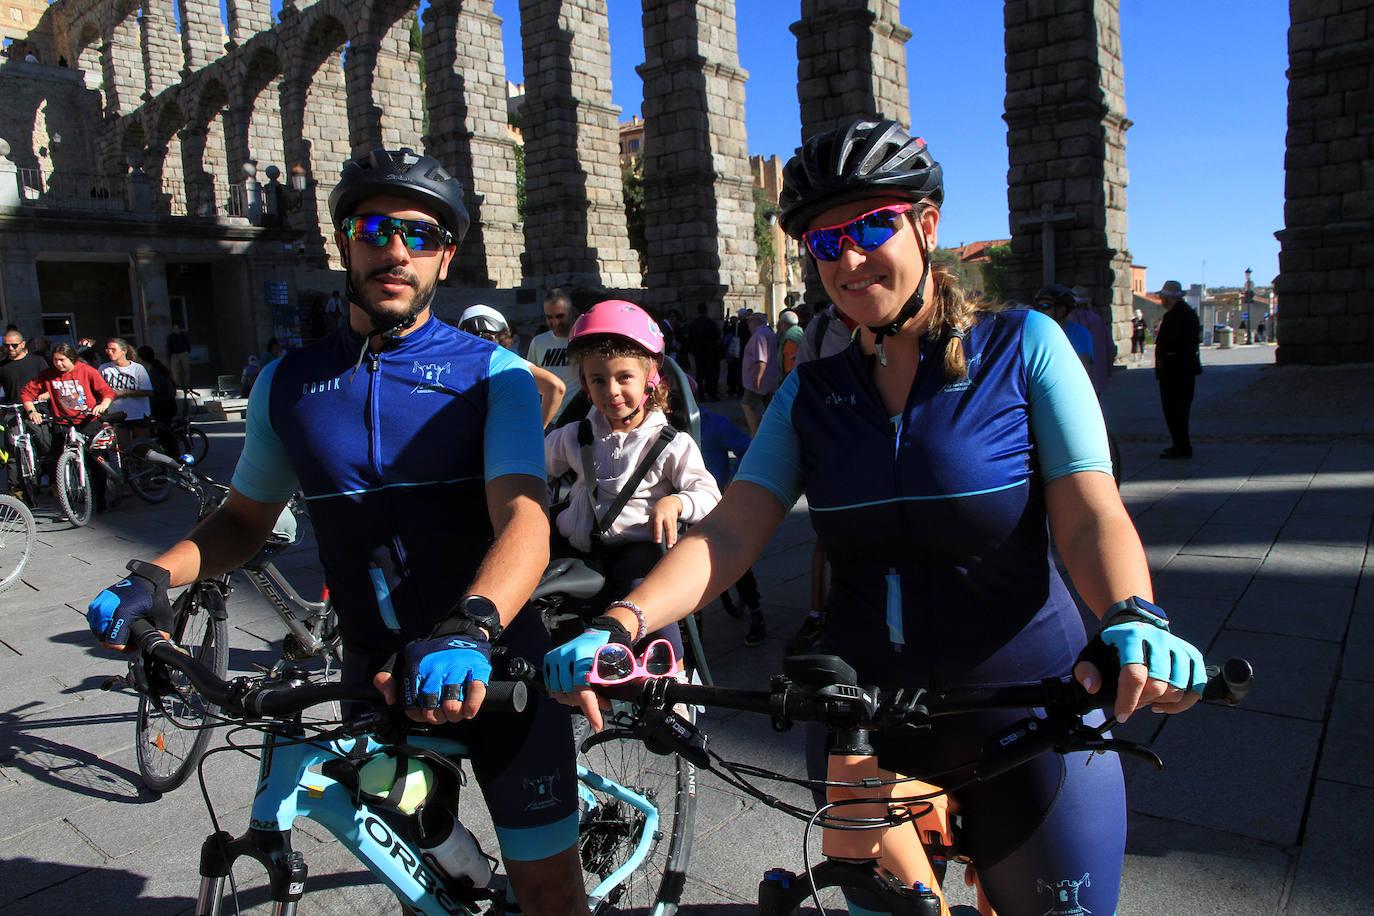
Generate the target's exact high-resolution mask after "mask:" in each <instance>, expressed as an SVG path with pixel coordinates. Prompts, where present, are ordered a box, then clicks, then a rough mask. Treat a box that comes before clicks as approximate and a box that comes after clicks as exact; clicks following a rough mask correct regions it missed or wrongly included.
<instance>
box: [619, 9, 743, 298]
mask: <svg viewBox="0 0 1374 916" xmlns="http://www.w3.org/2000/svg"><path fill="white" fill-rule="evenodd" d="M644 50H645V62H644V64H643V65H642V66H641V67H640V68H639V73H640V75H641V76H642V77H643V78H644V124H645V138H644V213H645V227H644V232H645V240H646V242H647V250H646V258H645V259H646V261H647V266H648V273H647V276H646V277H645V285H646V286H647V287H648V290H649V292H648V296H647V297H646V302H647V304H649V305H651V306H653V307H655V308H657V309H659V310H660V311H661V312H666V311H667V310H669V309H672V308H677V309H679V310H680V311H681V312H682V313H683V314H684V315H686V316H691V315H695V314H696V309H697V306H698V305H701V304H705V305H706V306H707V308H708V309H709V311H710V313H711V314H712V315H714V316H721V315H722V314H723V313H724V312H725V311H726V310H729V311H731V312H733V311H734V310H736V309H738V308H740V307H743V306H750V307H757V305H758V296H759V288H758V268H757V265H756V260H755V255H756V253H757V252H756V247H755V242H754V199H753V181H752V179H751V176H750V172H749V146H748V142H747V139H746V136H745V130H744V83H745V80H746V79H748V74H747V73H745V72H744V71H743V70H742V69H740V66H739V53H738V49H737V42H736V36H735V4H734V0H646V2H645V3H644Z"/></svg>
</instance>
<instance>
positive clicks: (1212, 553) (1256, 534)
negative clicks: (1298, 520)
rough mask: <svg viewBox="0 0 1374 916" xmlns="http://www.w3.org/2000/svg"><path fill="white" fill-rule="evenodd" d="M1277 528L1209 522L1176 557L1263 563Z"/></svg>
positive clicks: (1274, 526) (1276, 533) (1277, 530)
mask: <svg viewBox="0 0 1374 916" xmlns="http://www.w3.org/2000/svg"><path fill="white" fill-rule="evenodd" d="M1278 533H1279V526H1278V525H1234V524H1222V523H1216V522H1209V523H1207V524H1205V525H1203V526H1202V527H1201V528H1199V529H1198V532H1197V534H1195V535H1193V538H1192V540H1190V541H1188V543H1187V544H1186V545H1184V547H1183V549H1182V550H1180V551H1179V553H1183V554H1189V555H1192V556H1204V557H1240V558H1245V557H1251V558H1254V559H1258V560H1263V559H1264V558H1265V557H1266V556H1267V555H1268V554H1269V548H1270V547H1271V546H1273V543H1274V539H1275V538H1276V537H1278Z"/></svg>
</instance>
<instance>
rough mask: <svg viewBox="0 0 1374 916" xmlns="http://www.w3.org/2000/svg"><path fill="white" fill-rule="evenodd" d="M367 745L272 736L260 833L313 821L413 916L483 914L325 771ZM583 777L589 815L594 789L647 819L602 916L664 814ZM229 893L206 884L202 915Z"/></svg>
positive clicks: (455, 751) (256, 823) (608, 886)
mask: <svg viewBox="0 0 1374 916" xmlns="http://www.w3.org/2000/svg"><path fill="white" fill-rule="evenodd" d="M361 740H364V739H362V738H359V739H347V740H343V741H334V742H308V741H307V740H305V739H300V740H298V739H292V738H283V737H279V736H276V735H268V736H267V738H266V741H265V742H264V743H265V747H264V748H263V750H262V758H261V762H260V764H259V771H258V787H257V791H256V794H255V795H254V800H253V809H252V814H251V820H250V826H251V827H252V828H253V829H254V830H261V831H273V832H275V831H281V832H284V833H286V834H287V836H288V837H289V834H290V831H291V830H292V828H293V827H294V825H295V822H296V819H297V818H301V817H304V818H308V819H310V820H312V821H315V822H316V823H318V824H320V825H321V826H323V827H324V828H325V829H326V830H328V831H329V832H330V833H332V834H334V836H335V837H337V838H338V840H339V842H340V843H341V844H343V846H344V848H346V849H348V850H349V851H351V852H352V853H353V855H354V856H356V857H357V859H358V861H360V862H362V863H363V864H364V865H366V866H367V867H368V869H369V870H370V871H371V872H372V873H373V874H375V875H377V877H379V878H381V879H382V880H383V881H384V882H386V884H387V886H388V887H390V888H391V890H392V892H393V893H395V894H396V896H397V897H398V898H400V899H401V900H402V901H404V902H405V903H406V905H407V906H409V907H410V908H411V909H413V910H415V911H417V912H419V913H423V914H425V916H445V914H459V916H467V914H474V913H476V912H477V911H476V910H474V909H472V908H471V907H469V906H468V905H467V904H465V903H462V902H460V901H457V900H454V899H452V898H451V897H450V896H449V894H448V893H447V891H446V889H445V887H444V884H443V882H442V881H440V880H439V879H438V878H437V877H436V875H435V873H434V870H433V868H432V867H431V866H430V865H428V864H427V863H426V861H425V859H424V857H423V855H422V854H421V852H420V851H419V850H417V849H416V848H415V847H414V846H412V845H411V843H410V842H409V841H408V840H406V839H405V838H404V837H402V836H400V835H399V834H397V833H396V831H394V830H393V829H392V828H391V826H390V825H389V824H388V823H387V822H386V821H385V820H384V819H383V818H381V817H380V816H379V815H378V814H377V812H376V811H375V810H374V809H373V808H372V807H370V806H369V805H368V804H367V801H366V799H365V798H359V797H357V796H355V794H354V793H353V792H352V791H350V790H349V789H348V788H347V787H346V786H344V785H343V784H341V783H339V782H337V781H336V780H334V779H331V778H330V777H328V776H326V775H324V774H323V773H321V772H320V770H319V767H320V766H321V765H322V764H324V763H326V762H328V761H330V760H333V759H336V758H337V757H340V756H346V755H347V754H348V752H349V751H350V750H351V749H352V748H354V747H355V746H356V742H357V741H361ZM366 740H367V748H368V751H369V752H375V751H377V750H381V749H382V748H384V747H385V746H384V745H380V744H378V743H377V742H376V741H374V740H372V739H371V738H367V739H366ZM406 740H407V741H408V742H409V743H410V744H412V745H414V746H415V747H419V748H426V749H429V750H433V751H436V752H438V753H440V754H443V755H445V756H448V757H465V756H467V748H466V746H464V745H463V744H461V743H459V742H457V741H453V740H450V739H445V738H432V737H426V736H423V735H411V736H409V737H407V739H406ZM577 778H578V793H579V796H580V798H581V799H582V801H583V805H582V807H583V809H584V810H585V809H586V808H587V805H588V804H589V803H590V799H591V795H590V791H591V790H593V789H594V790H596V791H597V792H601V793H603V794H605V795H609V796H612V797H614V798H616V799H619V800H620V801H622V802H624V803H626V804H628V805H630V806H632V807H634V808H636V809H638V810H639V811H641V812H643V814H644V816H645V823H644V827H643V829H642V830H641V831H640V837H639V842H638V843H637V844H636V846H635V848H634V850H633V852H632V853H631V854H630V856H629V858H628V859H627V860H626V861H625V862H624V863H623V864H621V866H620V867H619V868H617V869H616V870H615V871H614V872H612V873H611V874H610V875H609V876H607V877H606V879H605V880H603V881H602V882H601V883H600V884H598V885H597V886H596V888H594V889H593V890H592V891H591V892H590V894H589V895H588V901H587V903H588V909H590V910H592V911H593V912H595V910H596V907H597V906H598V905H599V904H600V902H601V901H602V900H603V899H604V898H605V897H606V895H607V894H609V893H610V892H611V891H613V890H614V889H615V888H616V887H617V886H618V885H620V883H621V882H623V881H624V880H625V879H626V878H628V877H629V876H630V875H631V874H632V873H633V872H634V871H635V869H637V868H638V867H639V866H640V865H641V864H642V863H643V862H644V859H645V857H646V856H647V855H648V854H649V847H650V846H651V845H652V843H653V842H654V836H655V834H656V833H657V832H658V809H657V807H656V806H655V805H654V804H653V802H651V801H649V800H648V799H646V798H645V797H643V796H642V795H639V794H638V793H636V792H632V791H631V790H629V789H627V788H625V787H624V786H622V785H620V784H619V783H617V782H615V781H613V780H610V779H607V778H606V777H604V776H602V775H600V774H598V773H594V772H592V771H590V770H588V769H587V768H586V767H584V766H581V765H579V766H578V768H577ZM223 890H224V878H218V877H209V876H207V877H205V878H203V880H202V884H201V893H200V901H199V904H198V906H197V912H198V913H200V914H207V916H217V914H218V913H219V912H220V906H221V903H222V900H223ZM291 890H292V891H293V892H294V893H299V892H300V891H301V890H303V888H300V889H299V890H298V889H297V888H296V887H292V888H291ZM294 911H295V903H294V902H283V901H278V902H276V904H275V905H274V908H273V912H274V914H290V913H293V912H294Z"/></svg>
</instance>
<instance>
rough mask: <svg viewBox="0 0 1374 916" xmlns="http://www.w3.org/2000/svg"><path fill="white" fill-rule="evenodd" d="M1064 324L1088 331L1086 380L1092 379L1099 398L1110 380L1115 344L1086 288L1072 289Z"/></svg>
mask: <svg viewBox="0 0 1374 916" xmlns="http://www.w3.org/2000/svg"><path fill="white" fill-rule="evenodd" d="M1065 323H1066V324H1076V325H1080V326H1082V327H1085V328H1087V329H1088V334H1089V336H1090V337H1091V338H1092V342H1093V360H1092V365H1090V366H1089V367H1088V378H1090V379H1092V382H1093V391H1096V392H1097V396H1098V397H1101V396H1102V390H1103V389H1104V388H1106V387H1107V382H1108V381H1109V380H1110V379H1111V374H1112V363H1114V362H1116V343H1115V342H1114V341H1113V340H1112V329H1111V325H1109V324H1107V322H1106V321H1105V320H1103V318H1102V316H1101V315H1099V314H1097V310H1096V309H1094V308H1093V300H1092V296H1091V295H1089V293H1088V290H1087V288H1086V287H1083V286H1075V287H1074V288H1073V308H1072V309H1070V310H1069V314H1068V317H1067V318H1065Z"/></svg>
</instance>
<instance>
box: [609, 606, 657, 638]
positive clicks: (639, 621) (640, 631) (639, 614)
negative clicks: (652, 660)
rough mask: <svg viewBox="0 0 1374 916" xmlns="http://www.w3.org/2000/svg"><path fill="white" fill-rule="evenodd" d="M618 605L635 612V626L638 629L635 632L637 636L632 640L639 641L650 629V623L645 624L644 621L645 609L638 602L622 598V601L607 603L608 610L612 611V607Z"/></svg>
mask: <svg viewBox="0 0 1374 916" xmlns="http://www.w3.org/2000/svg"><path fill="white" fill-rule="evenodd" d="M617 607H623V608H626V609H627V610H629V611H630V612H631V613H633V614H634V615H635V627H636V631H637V632H636V633H635V638H634V639H632V640H631V642H635V643H637V642H639V641H640V640H641V639H643V638H644V633H645V631H646V630H648V628H649V627H648V625H647V624H645V622H644V611H643V609H642V608H640V606H639V605H637V604H635V603H634V602H633V601H623V600H622V601H612V602H611V603H610V604H608V605H606V610H607V611H610V610H611V608H617Z"/></svg>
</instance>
